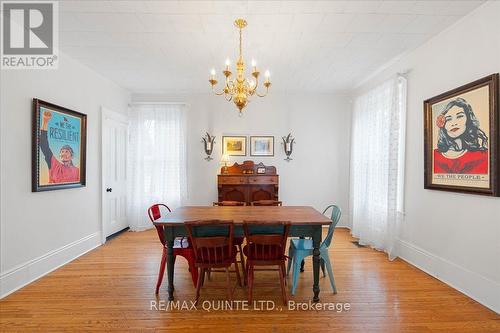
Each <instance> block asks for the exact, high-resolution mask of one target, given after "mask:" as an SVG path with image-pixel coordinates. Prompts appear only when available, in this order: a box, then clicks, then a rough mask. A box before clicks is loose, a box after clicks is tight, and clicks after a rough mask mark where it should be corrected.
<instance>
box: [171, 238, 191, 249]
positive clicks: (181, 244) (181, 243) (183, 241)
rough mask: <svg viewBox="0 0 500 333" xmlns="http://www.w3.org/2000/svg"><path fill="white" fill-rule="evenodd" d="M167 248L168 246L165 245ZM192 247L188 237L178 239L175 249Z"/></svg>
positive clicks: (175, 241) (175, 242)
mask: <svg viewBox="0 0 500 333" xmlns="http://www.w3.org/2000/svg"><path fill="white" fill-rule="evenodd" d="M165 247H167V244H165ZM191 248H192V246H191V244H189V240H188V238H187V237H177V238H176V239H174V249H191Z"/></svg>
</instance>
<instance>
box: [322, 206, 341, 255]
mask: <svg viewBox="0 0 500 333" xmlns="http://www.w3.org/2000/svg"><path fill="white" fill-rule="evenodd" d="M330 208H331V209H332V215H331V216H330V220H332V223H331V224H330V227H329V228H328V234H327V235H326V237H325V240H324V241H323V243H321V247H329V246H330V244H331V242H332V238H333V232H334V230H335V227H336V226H337V223H339V220H340V216H341V215H342V211H341V210H340V208H339V206H337V205H330V206H328V207H326V208H325V210H324V211H323V215H324V214H325V213H326V212H327V211H328V210H329V209H330Z"/></svg>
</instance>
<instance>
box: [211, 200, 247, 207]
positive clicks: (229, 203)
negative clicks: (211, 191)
mask: <svg viewBox="0 0 500 333" xmlns="http://www.w3.org/2000/svg"><path fill="white" fill-rule="evenodd" d="M214 206H246V203H245V202H243V201H219V202H214Z"/></svg>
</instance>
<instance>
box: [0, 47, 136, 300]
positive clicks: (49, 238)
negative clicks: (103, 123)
mask: <svg viewBox="0 0 500 333" xmlns="http://www.w3.org/2000/svg"><path fill="white" fill-rule="evenodd" d="M0 75H1V79H0V85H1V90H0V99H1V100H0V110H1V113H0V126H1V127H0V129H1V133H0V134H1V136H0V142H1V156H0V159H1V164H0V166H1V174H0V177H1V194H0V198H1V220H0V222H1V225H0V226H1V228H0V230H1V245H0V249H1V256H0V258H1V263H0V284H1V286H0V287H1V290H0V297H1V296H3V295H5V294H7V293H9V292H11V291H13V290H14V289H17V288H19V287H21V286H23V285H24V284H26V283H28V282H30V281H31V280H33V279H35V278H37V277H39V276H41V275H43V274H45V273H46V272H47V271H49V270H52V269H54V268H56V267H57V266H59V265H61V264H63V263H65V262H67V261H69V260H71V259H73V258H74V257H76V256H78V255H81V254H82V253H84V252H85V251H88V250H89V249H91V248H93V247H95V246H97V245H99V244H100V239H101V238H100V230H101V228H100V223H101V218H100V207H101V202H100V194H101V192H100V188H101V185H100V180H101V175H100V166H101V158H100V156H101V155H100V154H101V153H100V140H101V138H100V131H101V130H100V107H101V105H104V106H106V107H107V108H109V109H111V110H114V111H117V112H127V103H129V101H130V94H129V93H128V92H127V91H126V90H124V89H122V88H120V87H118V86H117V85H116V84H115V83H113V82H111V81H109V80H108V79H105V78H104V77H102V76H100V75H98V74H97V73H95V72H93V71H92V70H90V69H89V68H87V67H85V66H83V65H82V64H81V63H79V62H77V61H75V60H73V59H71V58H70V57H68V56H66V55H65V54H63V53H61V54H60V64H59V69H58V70H38V71H37V70H15V71H14V70H11V71H6V70H2V71H1V73H0ZM32 98H40V99H42V100H45V101H48V102H52V103H54V104H58V105H61V106H64V107H67V108H69V109H73V110H76V111H79V112H82V113H85V114H87V122H88V125H87V127H88V128H87V186H86V187H84V188H76V189H68V190H59V191H49V192H39V193H32V192H31V116H32V106H31V103H32Z"/></svg>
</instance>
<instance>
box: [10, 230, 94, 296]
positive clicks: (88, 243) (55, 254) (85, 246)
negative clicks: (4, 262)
mask: <svg viewBox="0 0 500 333" xmlns="http://www.w3.org/2000/svg"><path fill="white" fill-rule="evenodd" d="M100 245H101V232H96V233H94V234H91V235H89V236H86V237H83V238H81V239H79V240H77V241H74V242H73V243H70V244H67V245H64V246H63V247H60V248H58V249H55V250H52V251H50V252H48V253H46V254H44V255H42V256H40V257H38V258H35V259H32V260H30V261H28V262H26V263H24V264H21V265H19V266H17V267H14V268H12V269H10V270H8V271H6V272H4V273H2V274H0V299H2V298H4V297H6V296H7V295H9V294H11V293H13V292H15V291H16V290H19V289H21V288H22V287H24V286H26V285H28V284H30V283H31V282H33V281H35V280H37V279H39V278H41V277H42V276H44V275H47V274H48V273H50V272H52V271H54V270H56V269H58V268H59V267H61V266H63V265H65V264H67V263H69V262H70V261H72V260H74V259H76V258H78V257H80V256H81V255H83V254H85V253H87V252H89V251H91V250H93V249H95V248H96V247H98V246H100Z"/></svg>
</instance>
